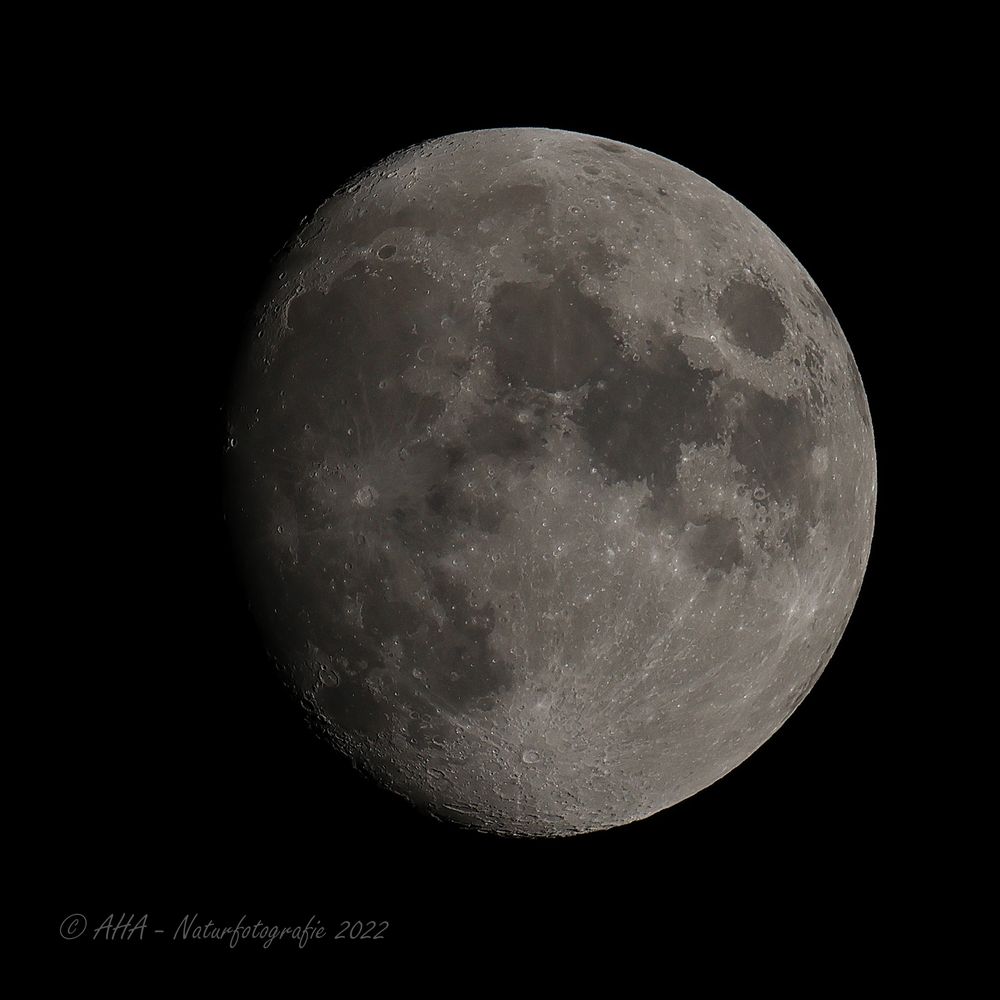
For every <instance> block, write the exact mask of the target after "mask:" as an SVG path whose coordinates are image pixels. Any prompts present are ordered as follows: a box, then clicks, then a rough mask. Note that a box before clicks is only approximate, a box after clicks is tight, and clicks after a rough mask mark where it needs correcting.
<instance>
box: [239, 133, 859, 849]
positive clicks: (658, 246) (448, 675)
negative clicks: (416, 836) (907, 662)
mask: <svg viewBox="0 0 1000 1000" xmlns="http://www.w3.org/2000/svg"><path fill="white" fill-rule="evenodd" d="M229 420H230V454H229V463H230V471H231V486H232V488H231V499H232V503H231V507H232V515H233V517H232V520H233V521H234V524H235V531H236V538H237V541H238V544H239V548H240V551H241V553H242V555H243V556H244V557H245V562H246V568H247V575H248V577H247V578H248V581H249V586H250V591H251V594H252V600H253V605H254V607H255V611H256V614H257V617H258V619H259V620H260V622H261V624H262V626H263V629H264V632H265V634H266V636H267V640H268V643H269V646H270V648H271V649H272V651H273V653H274V654H275V656H276V658H277V659H278V660H279V662H280V663H281V664H282V667H283V669H284V670H285V671H286V675H287V677H288V678H289V680H290V682H291V683H293V684H294V685H295V687H296V689H297V690H298V691H299V693H300V695H301V699H302V702H303V704H304V706H305V708H306V710H307V711H308V712H309V713H310V715H311V716H312V718H313V719H314V720H315V721H316V723H317V724H318V725H319V727H320V728H321V730H322V732H323V733H324V734H325V736H326V737H327V738H328V739H329V740H330V741H331V742H333V743H334V744H335V745H336V746H337V747H339V748H341V749H342V750H343V751H344V753H346V754H348V755H350V756H351V757H352V758H353V759H354V760H355V761H356V762H357V763H358V764H359V765H360V766H362V767H363V768H364V769H365V770H366V771H368V772H369V773H370V774H371V775H372V776H373V777H374V778H375V779H376V780H378V781H379V782H380V783H382V784H383V785H384V786H386V787H388V788H390V789H392V790H394V791H396V792H398V793H400V794H402V795H404V796H406V797H407V798H408V799H410V800H411V801H412V802H414V803H415V804H417V805H419V806H420V807H422V808H424V809H426V810H428V811H430V812H432V813H433V814H434V815H437V816H440V817H445V818H449V819H452V820H456V821H458V822H460V823H463V824H467V825H471V826H474V827H477V828H480V829H484V830H492V831H496V832H498V833H504V834H512V835H525V836H543V835H566V834H573V833H579V832H584V831H588V830H596V829H601V828H606V827H612V826H616V825H619V824H622V823H627V822H630V821H632V820H637V819H641V818H643V817H645V816H649V815H650V814H652V813H655V812H657V811H658V810H660V809H663V808H665V807H667V806H670V805H672V804H674V803H676V802H678V801H680V800H681V799H684V798H685V797H687V796H689V795H691V794H693V793H695V792H697V791H698V790H699V789H701V788H704V787H705V786H706V785H708V784H710V783H711V782H713V781H715V780H716V779H718V778H719V777H721V776H722V775H724V774H725V773H726V772H727V771H729V770H731V769H732V768H733V767H735V766H736V765H737V764H739V763H740V762H741V761H742V760H744V759H745V758H746V757H747V756H748V755H749V754H750V753H752V752H753V751H754V750H755V749H756V748H757V747H759V746H760V745H761V743H763V742H764V741H765V740H766V739H767V738H768V737H769V736H770V735H771V734H772V733H773V732H774V731H775V730H776V729H777V728H778V727H779V726H780V725H781V723H782V722H783V721H784V720H785V719H786V718H787V717H788V716H789V715H790V714H791V712H792V711H793V710H794V709H795V708H796V706H797V705H798V704H799V703H800V702H801V700H802V698H803V697H804V696H805V695H806V694H807V693H808V691H809V690H810V688H811V687H812V685H813V684H814V683H815V681H816V678H817V677H818V676H819V674H820V672H821V671H822V669H823V667H824V666H825V665H826V663H827V662H828V660H829V658H830V656H831V654H832V651H833V649H834V647H835V646H836V644H837V642H838V640H839V638H840V636H841V634H842V632H843V630H844V628H845V626H846V623H847V619H848V617H849V615H850V613H851V609H852V607H853V605H854V602H855V599H856V597H857V594H858V590H859V588H860V585H861V579H862V575H863V573H864V568H865V564H866V561H867V558H868V553H869V549H870V544H871V537H872V526H873V519H874V509H875V451H874V442H873V438H872V431H871V423H870V418H869V412H868V406H867V401H866V399H865V394H864V390H863V388H862V385H861V380H860V377H859V375H858V371H857V368H856V366H855V364H854V360H853V358H852V356H851V352H850V350H849V348H848V346H847V343H846V341H845V339H844V335H843V333H842V331H841V329H840V327H839V325H838V323H837V321H836V319H835V318H834V316H833V313H832V312H831V310H830V308H829V306H828V305H827V303H826V301H825V300H824V298H823V296H822V295H821V294H820V292H819V291H818V289H817V288H816V287H815V285H814V284H813V283H812V282H811V281H810V279H809V277H808V275H807V274H806V273H805V271H804V270H803V269H802V267H801V265H800V264H799V263H798V262H797V261H796V260H795V259H794V258H793V257H792V256H791V254H790V253H789V252H788V250H787V249H786V248H785V247H784V245H783V244H782V243H781V242H780V241H779V240H778V239H777V238H776V237H775V236H774V235H773V234H772V233H771V232H770V231H769V230H768V229H767V228H766V227H765V226H764V225H763V223H761V222H760V221H759V220H758V219H757V218H756V217H754V216H753V215H752V214H751V213H750V212H748V211H747V210H746V209H745V208H743V207H742V206H741V205H740V204H738V203H737V202H736V201H734V200H733V199H732V198H730V197H729V196H727V195H726V194H724V193H723V192H722V191H720V190H719V189H718V188H716V187H714V186H713V185H712V184H710V183H709V182H708V181H706V180H704V179H702V178H700V177H698V176H697V175H695V174H693V173H691V172H690V171H688V170H686V169H684V168H683V167H681V166H679V165H678V164H676V163H673V162H670V161H669V160H665V159H662V158H661V157H659V156H656V155H654V154H652V153H649V152H646V151H643V150H639V149H635V148H633V147H630V146H627V145H623V144H621V143H617V142H611V141H608V140H604V139H598V138H594V137H592V136H584V135H577V134H574V133H569V132H558V131H551V130H546V129H501V130H490V131H483V132H469V133H463V134H460V135H456V136H449V137H447V138H445V139H440V140H437V141H434V142H428V143H425V144H423V145H421V146H417V147H414V148H412V149H409V150H406V151H404V152H401V153H399V154H396V155H394V156H392V157H390V158H389V159H387V160H385V161H383V162H382V163H380V164H378V165H377V166H375V167H373V168H372V169H371V170H370V171H367V172H366V173H364V174H362V175H360V176H358V177H356V178H355V179H354V180H352V181H351V182H350V183H349V184H348V185H345V187H344V188H342V189H341V190H340V191H338V192H337V193H336V194H335V195H334V196H333V197H332V198H331V199H330V200H329V201H327V202H326V203H325V204H324V205H323V206H322V207H321V208H320V209H319V210H318V211H317V212H316V214H315V215H314V216H313V217H312V218H311V219H310V220H309V221H308V222H307V223H306V224H305V225H304V227H303V229H302V231H301V232H300V233H299V234H298V236H297V238H296V239H295V240H294V241H293V242H292V243H291V244H290V245H289V247H288V248H287V250H286V252H285V253H284V255H283V257H282V258H281V260H280V262H279V263H278V265H277V267H276V269H275V272H274V274H273V276H272V278H271V280H270V283H269V286H268V288H267V290H266V292H265V294H264V296H263V298H262V301H261V303H260V307H259V310H258V313H257V318H256V322H255V325H254V328H253V330H252V331H251V333H250V335H249V336H248V338H247V347H246V349H245V351H244V353H243V356H242V358H241V360H240V362H239V366H238V371H237V376H236V379H235V382H234V393H233V399H232V405H231V409H230V414H229Z"/></svg>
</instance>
